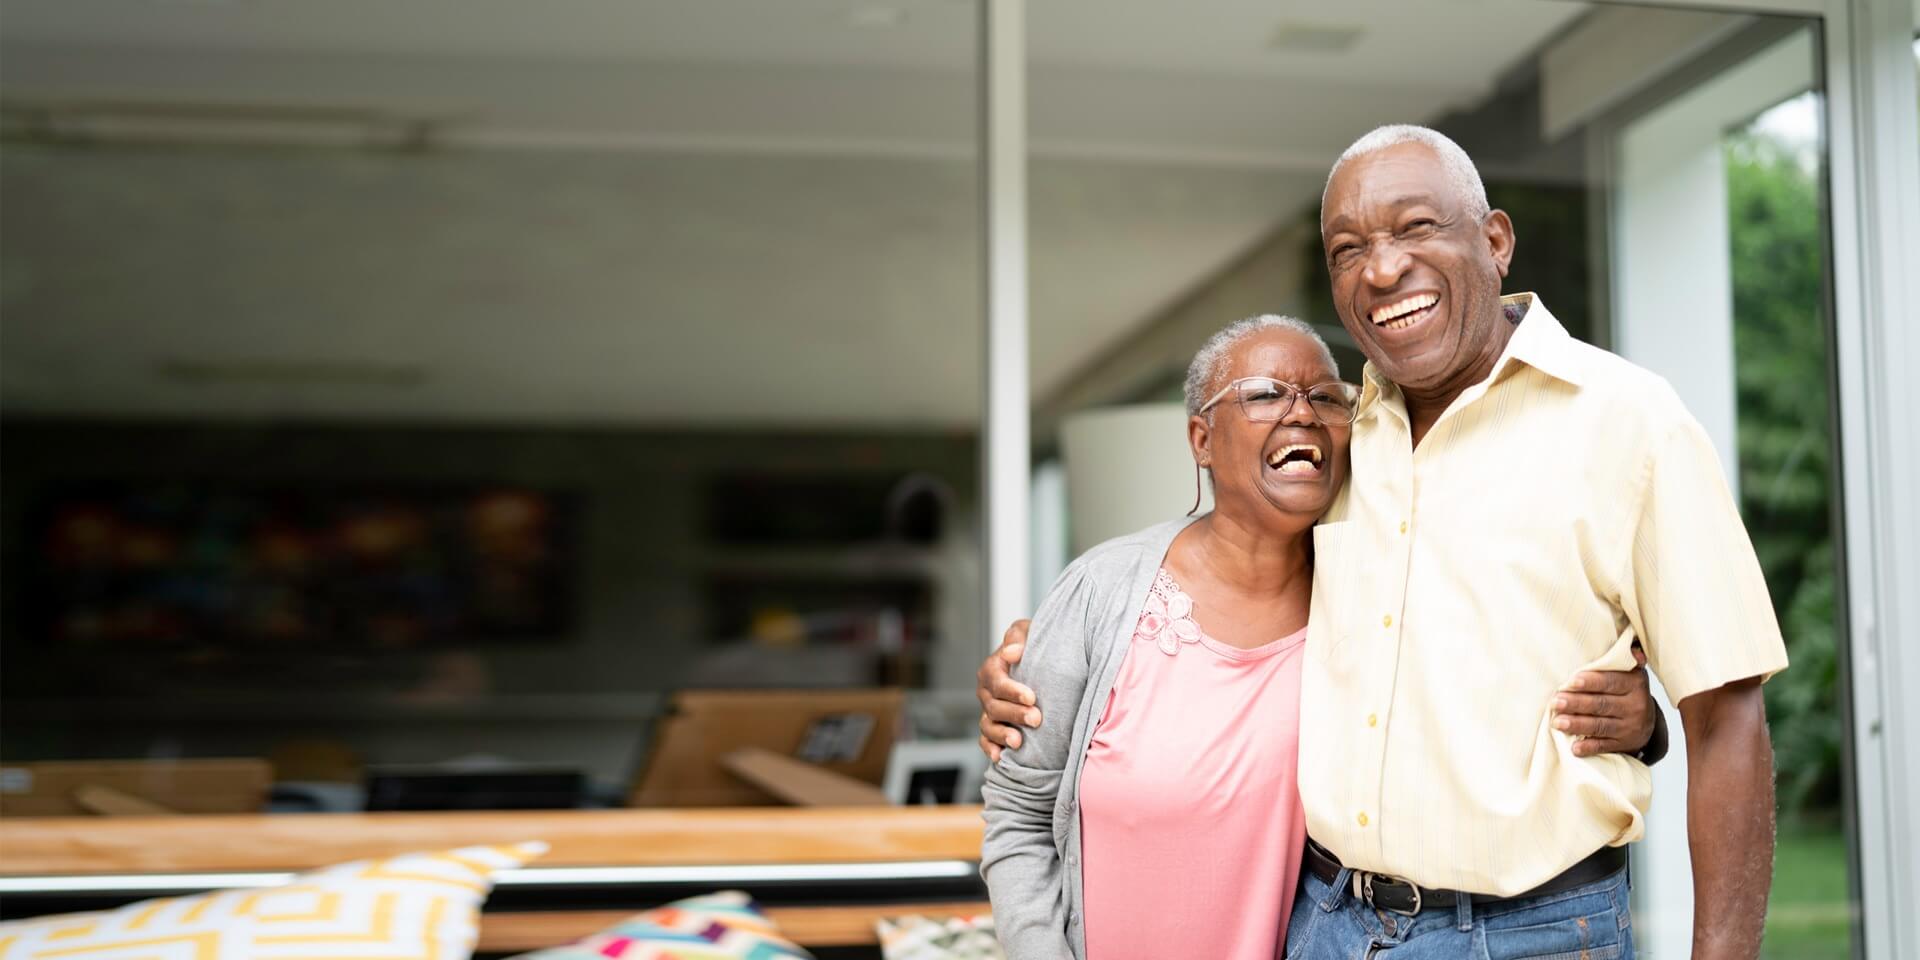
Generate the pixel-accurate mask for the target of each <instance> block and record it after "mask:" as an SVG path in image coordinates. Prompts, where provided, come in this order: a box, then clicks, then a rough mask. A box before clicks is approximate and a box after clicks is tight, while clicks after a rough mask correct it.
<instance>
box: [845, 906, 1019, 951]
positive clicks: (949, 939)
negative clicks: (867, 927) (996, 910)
mask: <svg viewBox="0 0 1920 960" xmlns="http://www.w3.org/2000/svg"><path fill="white" fill-rule="evenodd" d="M875 926H876V927H877V928H878V929H879V933H880V952H881V954H882V955H883V956H885V957H886V958H887V960H1004V958H1005V957H1006V954H1005V953H1003V952H1001V950H1000V941H999V940H996V939H994V935H993V918H992V917H991V916H982V917H950V918H948V919H946V920H929V919H927V918H926V917H891V918H886V919H882V920H880V921H879V922H878V923H876V924H875Z"/></svg>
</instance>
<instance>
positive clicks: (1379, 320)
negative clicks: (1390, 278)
mask: <svg viewBox="0 0 1920 960" xmlns="http://www.w3.org/2000/svg"><path fill="white" fill-rule="evenodd" d="M1439 302H1440V295H1439V294H1437V293H1416V294H1414V295H1413V296H1411V297H1408V298H1406V299H1405V300H1401V301H1399V302H1398V303H1390V304H1387V305H1386V306H1384V307H1375V308H1374V310H1373V313H1372V314H1370V315H1369V316H1370V318H1371V319H1372V320H1373V322H1374V324H1375V325H1377V326H1382V327H1385V328H1387V329H1388V330H1404V329H1406V328H1407V327H1410V326H1412V325H1413V316H1412V315H1413V314H1416V313H1419V312H1420V311H1422V310H1425V309H1427V308H1428V307H1431V306H1433V305H1434V304H1436V303H1439Z"/></svg>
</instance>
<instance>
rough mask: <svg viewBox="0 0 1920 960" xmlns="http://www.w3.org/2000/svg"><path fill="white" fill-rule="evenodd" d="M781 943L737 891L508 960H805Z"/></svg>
mask: <svg viewBox="0 0 1920 960" xmlns="http://www.w3.org/2000/svg"><path fill="white" fill-rule="evenodd" d="M812 956H813V954H810V953H808V952H806V951H805V950H802V949H800V948H799V947H798V946H796V945H794V944H792V943H789V942H787V941H786V940H784V939H782V938H781V936H780V930H779V928H777V927H775V926H774V925H773V921H771V920H768V919H767V916H766V914H763V913H761V912H760V908H759V907H757V906H754V903H753V898H752V897H749V896H747V895H746V894H744V893H741V892H740V891H738V890H728V891H724V892H722V893H711V894H708V895H706V896H704V897H688V898H687V899H685V900H676V901H674V902H672V903H669V904H667V905H666V906H664V907H658V908H655V909H653V910H648V911H647V912H645V913H639V914H635V915H633V916H631V917H628V918H627V919H625V920H622V921H620V922H619V923H616V924H614V925H613V926H611V927H609V928H607V929H605V930H602V931H600V932H599V933H596V934H594V935H592V936H590V937H587V938H586V939H584V940H581V941H580V942H579V943H576V944H573V945H572V946H566V947H553V948H551V949H547V950H536V951H534V952H533V953H525V954H521V955H520V956H518V957H514V958H512V960H608V958H612V960H726V958H739V960H774V958H776V957H801V958H811V957H812Z"/></svg>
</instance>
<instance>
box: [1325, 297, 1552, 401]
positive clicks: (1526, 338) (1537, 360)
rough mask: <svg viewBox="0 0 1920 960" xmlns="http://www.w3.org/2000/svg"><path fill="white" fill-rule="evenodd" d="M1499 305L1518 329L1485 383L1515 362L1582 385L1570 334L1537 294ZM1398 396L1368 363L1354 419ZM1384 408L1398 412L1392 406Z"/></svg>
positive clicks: (1508, 299) (1504, 300)
mask: <svg viewBox="0 0 1920 960" xmlns="http://www.w3.org/2000/svg"><path fill="white" fill-rule="evenodd" d="M1500 306H1501V308H1502V309H1503V310H1504V311H1506V315H1507V319H1508V320H1509V321H1511V322H1514V323H1517V324H1518V325H1519V327H1518V329H1516V330H1514V331H1513V336H1512V337H1511V338H1509V339H1508V340H1507V348H1506V349H1505V350H1503V351H1501V353H1500V359H1499V361H1497V362H1496V363H1494V365H1493V374H1492V375H1491V376H1489V377H1488V378H1487V381H1486V382H1487V383H1489V384H1493V383H1497V382H1499V381H1500V379H1501V378H1502V377H1505V376H1506V375H1507V373H1508V370H1509V368H1511V367H1512V366H1513V365H1514V364H1516V363H1524V364H1526V365H1527V366H1529V367H1532V368H1534V369H1535V370H1538V371H1540V372H1541V373H1544V374H1546V375H1547V376H1550V377H1553V378H1554V379H1556V380H1561V381H1564V382H1566V383H1568V384H1570V385H1572V386H1576V387H1578V386H1581V385H1582V384H1584V383H1585V382H1586V370H1585V365H1584V364H1583V363H1582V362H1581V357H1580V353H1579V351H1578V350H1577V349H1576V347H1577V346H1578V345H1577V343H1576V342H1575V341H1574V339H1573V335H1572V334H1569V333H1568V332H1567V328H1566V327H1563V326H1561V325H1560V321H1559V320H1557V319H1555V318H1554V316H1553V314H1552V313H1551V312H1549V311H1548V310H1547V305H1546V304H1545V303H1543V302H1541V300H1540V297H1539V295H1537V294H1532V293H1516V294H1511V295H1509V296H1504V297H1501V298H1500ZM1399 397H1400V387H1399V386H1398V385H1396V384H1394V383H1393V382H1392V381H1390V380H1388V379H1387V378H1386V377H1384V376H1382V375H1381V373H1380V371H1379V369H1378V368H1377V367H1375V366H1374V365H1373V362H1372V361H1371V360H1369V361H1368V362H1367V365H1366V367H1364V368H1363V369H1362V370H1361V377H1360V403H1359V406H1358V408H1357V409H1356V411H1355V419H1359V418H1360V417H1364V416H1366V415H1367V414H1369V413H1371V412H1373V408H1374V407H1375V405H1377V404H1380V403H1382V402H1385V401H1390V400H1391V401H1397V400H1398V399H1399ZM1387 408H1388V409H1393V410H1395V412H1396V413H1397V412H1398V410H1397V409H1396V408H1395V406H1394V404H1392V403H1389V404H1388V406H1387Z"/></svg>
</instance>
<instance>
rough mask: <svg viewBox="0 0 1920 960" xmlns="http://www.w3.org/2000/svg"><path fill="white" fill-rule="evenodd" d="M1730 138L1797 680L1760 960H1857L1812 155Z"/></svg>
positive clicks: (1756, 426)
mask: <svg viewBox="0 0 1920 960" xmlns="http://www.w3.org/2000/svg"><path fill="white" fill-rule="evenodd" d="M1762 126H1763V125H1761V124H1755V125H1754V126H1753V127H1750V128H1748V129H1747V130H1745V131H1742V132H1740V133H1736V134H1734V135H1733V136H1731V137H1729V138H1728V139H1727V141H1726V144H1725V156H1726V171H1727V213H1728V224H1727V233H1728V237H1729V239H1730V242H1731V250H1730V252H1731V254H1732V271H1733V311H1734V338H1733V346H1734V360H1735V366H1734V370H1735V374H1734V380H1735V390H1736V397H1737V400H1738V407H1737V410H1738V413H1737V416H1738V424H1737V430H1738V434H1739V447H1740V470H1739V473H1740V509H1741V513H1742V515H1743V516H1744V517H1745V519H1746V523H1747V531H1748V533H1749V535H1751V536H1752V538H1753V545H1754V551H1755V553H1757V554H1758V555H1759V558H1760V566H1761V569H1762V570H1763V571H1764V572H1765V574H1766V578H1767V588H1768V590H1769V592H1771V593H1772V595H1773V604H1774V610H1775V612H1776V613H1777V614H1778V615H1779V618H1780V629H1781V631H1782V632H1783V633H1784V634H1785V635H1786V639H1787V653H1788V656H1789V658H1790V659H1791V661H1792V664H1793V665H1792V668H1791V669H1789V670H1787V671H1786V672H1785V673H1783V674H1781V675H1779V676H1777V677H1775V678H1774V679H1773V681H1772V682H1770V683H1768V684H1767V686H1766V689H1765V694H1766V700H1767V719H1768V721H1769V724H1770V726H1771V729H1772V733H1773V748H1774V769H1775V770H1776V771H1777V776H1778V789H1779V807H1780V814H1781V827H1780V835H1779V843H1778V846H1777V848H1776V850H1775V854H1774V886H1773V895H1772V897H1771V900H1770V902H1769V904H1768V909H1767V932H1766V940H1765V943H1764V945H1763V949H1762V954H1763V956H1765V957H1766V958H1768V960H1827V958H1832V960H1841V958H1845V957H1848V956H1850V955H1851V949H1850V948H1851V944H1850V941H1851V931H1852V921H1853V910H1854V905H1853V903H1852V898H1851V895H1850V894H1849V892H1848V883H1847V847H1846V838H1845V837H1844V835H1843V834H1842V833H1841V831H1840V826H1839V821H1840V813H1839V811H1840V805H1841V801H1842V797H1841V770H1840V744H1841V737H1842V735H1843V731H1844V727H1843V725H1842V723H1841V717H1840V709H1839V684H1840V674H1839V663H1838V659H1837V651H1838V642H1839V638H1838V636H1837V626H1838V621H1837V619H1836V617H1837V613H1838V611H1837V609H1836V602H1837V599H1838V596H1837V593H1838V592H1837V590H1836V582H1835V578H1836V572H1835V566H1834V561H1835V558H1834V549H1833V490H1832V486H1831V483H1832V476H1833V464H1832V454H1833V450H1834V446H1835V442H1834V441H1835V437H1834V427H1833V420H1832V413H1831V411H1832V401H1831V398H1830V393H1829V389H1828V384H1829V383H1830V382H1831V380H1832V378H1831V377H1830V375H1829V372H1830V369H1831V363H1830V361H1829V359H1828V358H1829V356H1830V353H1829V351H1828V347H1827V332H1826V331H1827V330H1828V329H1829V328H1830V327H1831V324H1830V323H1829V321H1828V317H1827V315H1826V303H1827V297H1826V293H1825V287H1824V284H1823V282H1822V276H1823V271H1824V267H1825V260H1824V257H1823V253H1822V243H1821V216H1820V207H1819V204H1820V195H1821V194H1820V184H1819V179H1818V166H1817V164H1818V157H1819V154H1818V150H1817V148H1816V147H1815V146H1813V145H1811V144H1794V143H1790V142H1786V141H1783V140H1781V139H1779V138H1776V137H1771V136H1768V135H1766V134H1765V133H1763V132H1761V129H1762Z"/></svg>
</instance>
